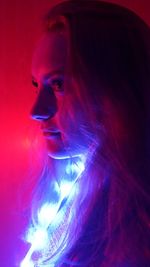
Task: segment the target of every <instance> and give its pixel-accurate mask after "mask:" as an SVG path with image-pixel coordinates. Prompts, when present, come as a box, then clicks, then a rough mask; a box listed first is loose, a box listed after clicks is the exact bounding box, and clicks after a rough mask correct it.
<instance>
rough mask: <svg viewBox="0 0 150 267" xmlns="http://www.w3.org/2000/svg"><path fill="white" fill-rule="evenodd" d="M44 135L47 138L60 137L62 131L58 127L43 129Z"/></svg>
mask: <svg viewBox="0 0 150 267" xmlns="http://www.w3.org/2000/svg"><path fill="white" fill-rule="evenodd" d="M42 131H43V135H44V136H45V137H47V138H52V137H60V131H59V130H58V129H56V128H48V129H47V128H45V129H42Z"/></svg>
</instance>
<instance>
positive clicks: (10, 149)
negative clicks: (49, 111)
mask: <svg viewBox="0 0 150 267" xmlns="http://www.w3.org/2000/svg"><path fill="white" fill-rule="evenodd" d="M54 2H61V1H55V0H42V1H41V0H26V1H23V0H14V1H12V0H1V1H0V36H1V39H0V85H1V86H0V114H1V131H0V162H1V164H0V197H1V199H0V265H1V266H3V267H14V266H18V261H19V260H20V257H21V256H20V255H18V253H19V250H20V248H19V249H18V247H19V246H21V245H20V241H19V238H20V233H21V231H22V230H23V225H24V219H23V218H22V216H21V215H20V213H19V212H20V211H19V208H18V206H19V204H18V199H19V188H20V185H21V184H22V182H23V181H24V180H25V176H26V175H25V174H26V172H27V169H28V162H29V155H28V152H29V148H30V142H29V141H28V139H27V135H28V133H29V132H30V127H31V126H32V124H33V122H32V121H30V119H29V111H30V108H31V106H32V103H33V101H34V90H33V89H32V86H31V75H30V65H31V58H32V51H33V49H34V45H35V42H36V40H37V39H38V37H39V35H40V32H41V18H42V16H43V15H44V14H45V13H46V10H48V8H49V7H50V6H51V5H52V4H53V3H54ZM109 2H114V3H119V4H122V5H124V6H126V7H129V8H131V9H132V10H134V11H136V13H137V14H139V15H140V16H141V17H142V18H143V19H144V20H145V21H146V22H147V23H148V24H149V25H150V14H149V13H150V12H149V10H150V1H149V0H143V1H141V0H132V1H131V0H114V1H113V0H112V1H109Z"/></svg>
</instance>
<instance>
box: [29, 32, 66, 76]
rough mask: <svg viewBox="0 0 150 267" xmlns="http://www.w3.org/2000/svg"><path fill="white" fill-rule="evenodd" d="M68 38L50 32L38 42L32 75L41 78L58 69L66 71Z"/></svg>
mask: <svg viewBox="0 0 150 267" xmlns="http://www.w3.org/2000/svg"><path fill="white" fill-rule="evenodd" d="M66 42H67V41H66V37H65V35H64V34H62V33H55V32H52V33H51V32H48V33H45V34H43V36H42V37H41V39H40V40H39V41H38V43H37V46H36V48H35V51H34V53H33V59H32V75H33V77H35V78H37V79H38V78H40V77H42V76H43V75H46V74H48V73H50V72H53V71H55V70H58V69H64V67H65V63H66V57H67V44H66Z"/></svg>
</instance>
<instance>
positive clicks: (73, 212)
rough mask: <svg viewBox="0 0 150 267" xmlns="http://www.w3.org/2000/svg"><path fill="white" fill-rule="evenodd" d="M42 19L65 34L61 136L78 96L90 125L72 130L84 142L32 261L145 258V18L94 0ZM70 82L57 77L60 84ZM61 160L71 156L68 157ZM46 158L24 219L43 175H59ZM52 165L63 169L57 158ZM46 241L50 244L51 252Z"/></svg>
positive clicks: (149, 41)
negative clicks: (77, 169)
mask: <svg viewBox="0 0 150 267" xmlns="http://www.w3.org/2000/svg"><path fill="white" fill-rule="evenodd" d="M45 25H46V27H45V28H46V31H49V32H51V31H57V32H61V33H64V34H66V35H67V38H68V59H67V60H68V61H67V62H68V68H67V70H66V71H67V75H69V77H71V79H70V80H69V82H70V83H71V86H72V87H71V88H73V89H72V93H71V95H70V97H69V98H67V99H66V105H65V106H66V107H67V108H66V109H65V108H64V111H63V112H64V113H63V114H62V119H63V118H64V117H65V122H66V125H65V127H64V128H66V132H65V134H66V138H68V140H69V138H71V137H70V135H71V133H70V132H69V128H70V125H68V124H67V116H71V119H72V123H74V124H75V125H76V124H77V122H76V121H77V120H76V112H75V111H76V106H74V99H77V101H78V103H79V107H80V108H81V112H84V113H85V114H86V115H87V120H88V124H89V127H88V129H87V127H85V126H84V123H83V127H81V129H79V132H80V131H81V133H82V135H83V133H84V134H85V136H86V138H87V140H88V142H89V144H92V146H89V147H90V148H89V152H88V155H87V157H86V159H85V160H84V164H85V166H84V170H83V172H81V173H80V177H79V179H78V180H76V181H75V182H74V184H75V185H76V189H75V192H74V193H73V197H68V198H69V201H67V200H66V199H65V201H64V202H63V204H62V205H61V206H60V208H59V210H58V211H59V212H61V209H62V210H63V209H64V210H63V216H62V225H61V227H60V224H59V226H57V227H56V228H55V227H54V231H53V233H51V230H48V233H49V235H48V240H47V243H46V247H44V248H42V250H41V251H40V252H39V253H38V255H32V258H33V259H34V262H35V265H34V266H46V267H47V266H55V267H58V266H59V267H60V266H61V267H67V266H82V267H148V266H150V231H149V230H150V229H149V228H150V206H149V204H150V203H149V202H150V197H149V192H150V191H149V189H150V108H149V106H150V99H149V97H150V93H149V92H150V30H149V27H148V26H147V25H146V24H145V23H144V22H143V21H142V19H140V18H139V17H138V16H137V15H136V14H134V13H133V12H131V11H129V10H128V9H126V8H123V7H120V6H118V5H115V4H110V3H106V2H98V1H93V0H91V1H88V0H87V1H81V0H75V1H65V2H62V3H60V4H58V5H56V6H54V7H53V8H52V9H51V10H50V11H49V13H48V14H47V16H46V19H45ZM69 87H70V85H68V86H67V83H66V90H67V88H69ZM68 110H69V111H70V113H69V114H68ZM66 114H67V116H66ZM77 127H78V125H77ZM69 161H70V162H71V164H77V165H78V163H74V162H73V159H72V158H71V157H70V159H69ZM63 164H64V165H65V164H68V160H64V161H63ZM63 164H62V165H63ZM49 165H50V164H47V167H46V169H45V171H44V172H43V175H42V176H41V179H40V182H39V183H38V186H37V188H36V189H35V196H34V199H33V208H32V210H33V213H32V224H33V228H34V227H36V225H37V214H38V209H40V207H41V206H42V205H43V203H45V200H46V201H47V200H48V201H49V202H50V201H53V197H52V196H53V193H52V191H53V190H52V183H53V182H54V183H55V180H58V179H59V178H58V177H55V175H54V172H53V170H51V166H49ZM55 165H56V169H57V168H59V167H60V168H63V167H62V166H60V165H61V162H60V160H58V162H57V160H55ZM65 172H66V170H65V171H64V173H65ZM67 175H68V174H67ZM71 175H74V174H73V173H72V174H71ZM51 176H52V178H51V179H50V177H51ZM56 176H57V175H56ZM68 179H69V178H68ZM71 179H72V178H71ZM52 181H53V182H52ZM54 196H55V198H57V197H58V196H57V194H54ZM57 216H58V214H57ZM48 229H50V225H49V226H48ZM64 232H65V234H64ZM63 234H64V238H63V240H62V242H60V244H59V245H58V246H57V245H56V243H57V239H60V236H63ZM51 238H52V241H51V240H50V239H51ZM54 239H56V241H55V242H54ZM52 242H53V243H55V244H54V246H56V247H57V248H56V249H54V252H53V251H51V250H52V246H53V245H52ZM33 252H34V251H33ZM27 267H28V266H27Z"/></svg>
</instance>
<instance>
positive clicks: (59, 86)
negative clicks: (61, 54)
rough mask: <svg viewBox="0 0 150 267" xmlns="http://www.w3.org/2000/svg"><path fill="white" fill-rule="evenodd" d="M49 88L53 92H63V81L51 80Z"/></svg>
mask: <svg viewBox="0 0 150 267" xmlns="http://www.w3.org/2000/svg"><path fill="white" fill-rule="evenodd" d="M50 88H51V89H52V90H53V92H63V91H64V90H63V79H54V80H52V82H51V84H50Z"/></svg>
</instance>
